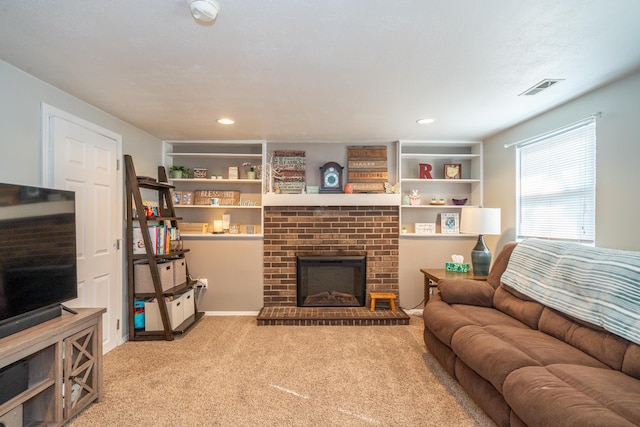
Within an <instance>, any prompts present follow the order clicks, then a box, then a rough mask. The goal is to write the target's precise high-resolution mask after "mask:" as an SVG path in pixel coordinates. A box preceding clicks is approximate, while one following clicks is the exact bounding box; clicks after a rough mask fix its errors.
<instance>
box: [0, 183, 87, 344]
mask: <svg viewBox="0 0 640 427" xmlns="http://www.w3.org/2000/svg"><path fill="white" fill-rule="evenodd" d="M77 282H78V279H77V262H76V217H75V194H74V192H72V191H66V190H55V189H49V188H40V187H30V186H23V185H15V184H4V183H0V338H2V337H4V336H7V335H9V334H12V333H15V332H18V331H20V330H22V329H25V328H28V327H31V326H34V325H35V324H38V323H40V322H44V321H46V320H49V319H51V318H53V317H57V316H60V314H61V303H63V302H65V301H68V300H71V299H74V298H76V297H77V294H78V285H77Z"/></svg>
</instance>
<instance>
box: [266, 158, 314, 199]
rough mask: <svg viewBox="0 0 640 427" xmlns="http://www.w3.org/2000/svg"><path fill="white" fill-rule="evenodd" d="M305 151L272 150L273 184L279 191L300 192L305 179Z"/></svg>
mask: <svg viewBox="0 0 640 427" xmlns="http://www.w3.org/2000/svg"><path fill="white" fill-rule="evenodd" d="M305 162H306V157H305V152H304V151H300V150H285V151H283V150H280V151H274V152H273V157H272V160H271V168H272V173H273V184H274V186H275V188H277V189H278V191H280V192H281V193H294V194H295V193H301V192H302V190H304V187H305V180H306V171H305V169H306V164H305Z"/></svg>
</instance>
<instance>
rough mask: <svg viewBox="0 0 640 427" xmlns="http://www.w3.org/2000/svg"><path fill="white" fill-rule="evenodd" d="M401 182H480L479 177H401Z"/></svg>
mask: <svg viewBox="0 0 640 427" xmlns="http://www.w3.org/2000/svg"><path fill="white" fill-rule="evenodd" d="M402 182H403V183H405V182H406V183H411V182H419V183H421V184H426V183H430V184H436V183H444V184H474V183H476V182H480V180H479V179H423V178H402Z"/></svg>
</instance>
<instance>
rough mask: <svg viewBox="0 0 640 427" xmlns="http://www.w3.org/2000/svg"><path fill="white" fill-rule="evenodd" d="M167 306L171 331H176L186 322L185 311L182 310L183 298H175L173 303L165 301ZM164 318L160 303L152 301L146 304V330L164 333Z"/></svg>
mask: <svg viewBox="0 0 640 427" xmlns="http://www.w3.org/2000/svg"><path fill="white" fill-rule="evenodd" d="M165 303H166V304H167V314H168V315H169V324H171V329H175V328H176V327H177V326H178V325H180V323H182V322H183V320H184V310H183V308H182V298H179V297H177V298H174V299H173V300H172V301H165ZM163 329H164V328H163V326H162V317H160V308H159V306H158V302H157V301H154V300H153V299H150V300H148V301H145V303H144V330H145V331H162V330H163Z"/></svg>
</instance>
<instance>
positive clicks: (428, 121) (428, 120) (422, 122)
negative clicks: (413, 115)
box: [416, 117, 436, 125]
mask: <svg viewBox="0 0 640 427" xmlns="http://www.w3.org/2000/svg"><path fill="white" fill-rule="evenodd" d="M435 121H436V119H434V118H431V117H423V118H421V119H418V120H416V123H418V124H419V125H430V124H431V123H433V122H435Z"/></svg>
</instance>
